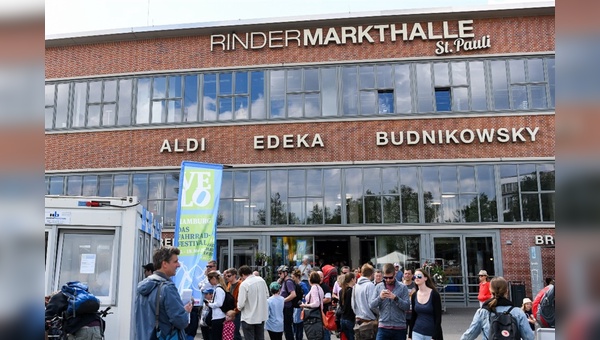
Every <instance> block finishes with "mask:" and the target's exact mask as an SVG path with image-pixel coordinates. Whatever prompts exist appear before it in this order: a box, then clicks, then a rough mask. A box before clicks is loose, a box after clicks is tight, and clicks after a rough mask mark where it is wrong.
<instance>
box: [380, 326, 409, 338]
mask: <svg viewBox="0 0 600 340" xmlns="http://www.w3.org/2000/svg"><path fill="white" fill-rule="evenodd" d="M377 340H406V328H405V329H388V328H381V327H379V329H378V330H377Z"/></svg>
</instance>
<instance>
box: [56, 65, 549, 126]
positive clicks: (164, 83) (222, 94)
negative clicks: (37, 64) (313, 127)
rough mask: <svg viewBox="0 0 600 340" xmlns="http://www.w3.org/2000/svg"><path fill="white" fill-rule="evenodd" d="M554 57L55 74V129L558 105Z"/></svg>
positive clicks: (484, 110)
mask: <svg viewBox="0 0 600 340" xmlns="http://www.w3.org/2000/svg"><path fill="white" fill-rule="evenodd" d="M554 74H555V72H554V57H530V58H515V59H469V60H455V61H450V62H449V61H434V62H407V63H386V64H359V65H343V66H323V67H304V68H288V69H262V70H260V69H257V70H252V71H245V70H236V71H225V72H219V73H190V74H174V75H161V76H154V77H148V76H146V77H131V78H119V79H116V78H107V79H95V80H89V81H73V82H48V83H47V84H46V97H45V98H46V99H45V103H46V104H45V110H46V111H45V117H46V123H45V126H46V129H47V130H62V129H79V128H86V127H89V128H97V127H115V126H131V125H148V124H169V123H193V122H215V121H236V120H265V119H288V118H289V119H300V118H315V117H332V116H333V117H335V116H337V117H339V116H357V115H389V114H411V113H435V112H461V113H467V112H486V111H496V112H498V111H527V110H545V109H549V108H553V107H554V87H555V78H554V77H555V75H554Z"/></svg>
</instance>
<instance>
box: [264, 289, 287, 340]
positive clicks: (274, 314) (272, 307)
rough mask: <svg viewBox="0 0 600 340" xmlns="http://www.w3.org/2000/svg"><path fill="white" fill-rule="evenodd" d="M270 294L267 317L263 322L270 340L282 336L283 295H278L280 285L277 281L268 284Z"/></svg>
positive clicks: (277, 339)
mask: <svg viewBox="0 0 600 340" xmlns="http://www.w3.org/2000/svg"><path fill="white" fill-rule="evenodd" d="M269 290H270V291H271V294H273V296H271V297H270V298H269V299H268V300H267V302H268V303H269V317H268V319H267V322H266V323H265V329H266V330H267V332H269V338H270V339H271V340H281V339H282V337H283V300H284V299H283V296H281V295H279V291H280V290H281V285H280V284H279V283H277V282H271V285H270V286H269Z"/></svg>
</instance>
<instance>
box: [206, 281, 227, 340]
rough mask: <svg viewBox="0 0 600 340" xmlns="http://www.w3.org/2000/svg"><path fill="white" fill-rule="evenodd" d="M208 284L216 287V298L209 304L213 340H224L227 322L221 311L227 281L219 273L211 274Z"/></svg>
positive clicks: (211, 337)
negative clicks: (224, 326)
mask: <svg viewBox="0 0 600 340" xmlns="http://www.w3.org/2000/svg"><path fill="white" fill-rule="evenodd" d="M206 276H207V278H208V282H209V283H210V284H211V285H212V286H213V287H215V291H214V298H213V300H212V302H209V303H208V307H210V308H212V321H211V324H210V327H211V332H210V339H211V340H222V339H223V322H225V313H224V312H223V311H222V310H221V306H223V303H224V302H225V288H224V287H225V281H224V280H223V277H222V276H221V274H219V272H217V271H214V272H210V273H208V274H207V275H206Z"/></svg>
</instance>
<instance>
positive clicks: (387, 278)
mask: <svg viewBox="0 0 600 340" xmlns="http://www.w3.org/2000/svg"><path fill="white" fill-rule="evenodd" d="M393 278H394V277H393V276H384V277H383V279H384V280H392V279H393Z"/></svg>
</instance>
